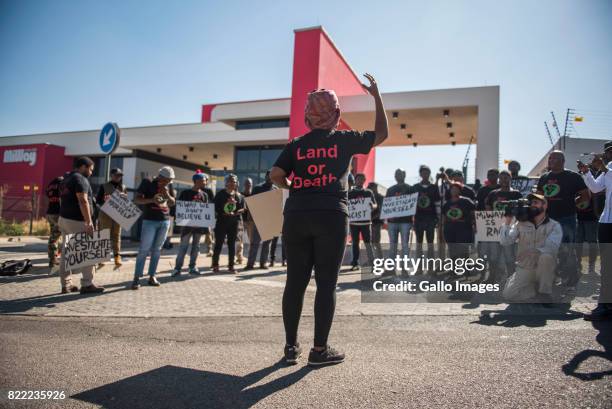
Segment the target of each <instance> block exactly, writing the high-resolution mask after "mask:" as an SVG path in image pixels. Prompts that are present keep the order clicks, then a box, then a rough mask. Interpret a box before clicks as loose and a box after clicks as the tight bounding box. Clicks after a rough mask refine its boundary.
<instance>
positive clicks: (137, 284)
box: [132, 279, 140, 290]
mask: <svg viewBox="0 0 612 409" xmlns="http://www.w3.org/2000/svg"><path fill="white" fill-rule="evenodd" d="M139 288H140V280H138V279H135V280H134V281H132V290H138V289H139Z"/></svg>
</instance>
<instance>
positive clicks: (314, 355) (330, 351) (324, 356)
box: [308, 345, 344, 366]
mask: <svg viewBox="0 0 612 409" xmlns="http://www.w3.org/2000/svg"><path fill="white" fill-rule="evenodd" d="M343 361H344V354H343V353H342V352H338V351H336V350H335V349H334V348H332V347H330V346H329V345H328V346H327V347H326V348H325V349H324V350H323V351H315V350H314V348H312V349H311V350H310V354H309V355H308V365H310V366H323V365H333V364H339V363H340V362H343Z"/></svg>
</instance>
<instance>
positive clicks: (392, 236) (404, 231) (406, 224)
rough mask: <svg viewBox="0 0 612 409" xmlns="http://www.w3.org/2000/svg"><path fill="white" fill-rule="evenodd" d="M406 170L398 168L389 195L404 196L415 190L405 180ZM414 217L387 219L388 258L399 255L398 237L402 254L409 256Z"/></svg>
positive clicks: (388, 191) (388, 190)
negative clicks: (394, 182)
mask: <svg viewBox="0 0 612 409" xmlns="http://www.w3.org/2000/svg"><path fill="white" fill-rule="evenodd" d="M405 180H406V171H405V170H404V169H397V170H396V171H395V181H396V182H397V183H396V184H395V185H393V186H391V187H390V188H389V189H387V195H386V196H387V197H394V196H403V195H407V194H410V193H412V192H413V190H412V188H411V187H410V185H409V184H407V183H406V182H405ZM412 222H413V217H412V216H401V217H393V218H390V219H388V220H387V232H388V233H389V255H388V256H387V257H388V258H395V256H396V255H397V247H398V238H400V239H401V243H402V256H406V257H408V256H409V253H410V247H409V240H410V229H411V228H412Z"/></svg>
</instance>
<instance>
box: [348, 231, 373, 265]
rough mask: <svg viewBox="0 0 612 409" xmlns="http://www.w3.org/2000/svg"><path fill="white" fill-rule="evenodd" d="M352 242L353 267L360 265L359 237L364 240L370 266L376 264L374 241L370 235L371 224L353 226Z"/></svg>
mask: <svg viewBox="0 0 612 409" xmlns="http://www.w3.org/2000/svg"><path fill="white" fill-rule="evenodd" d="M350 229H351V242H352V243H353V261H352V263H351V264H352V265H354V266H356V265H359V235H360V234H361V237H362V238H363V242H364V244H365V248H366V253H367V255H368V262H369V263H370V264H373V263H374V252H373V251H372V243H371V241H372V239H371V236H372V235H371V234H370V225H369V224H362V225H359V224H351V225H350Z"/></svg>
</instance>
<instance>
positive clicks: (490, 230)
mask: <svg viewBox="0 0 612 409" xmlns="http://www.w3.org/2000/svg"><path fill="white" fill-rule="evenodd" d="M504 214H505V212H504V211H499V210H495V211H476V212H474V217H475V218H476V241H477V242H480V241H496V242H499V230H500V228H501V226H502V224H504Z"/></svg>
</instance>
